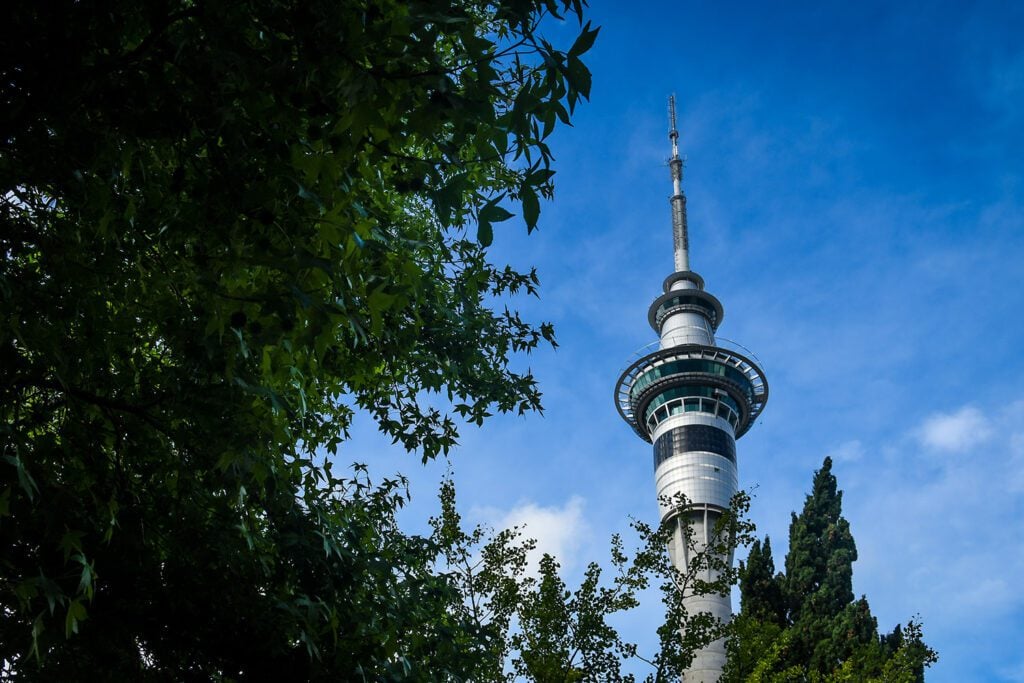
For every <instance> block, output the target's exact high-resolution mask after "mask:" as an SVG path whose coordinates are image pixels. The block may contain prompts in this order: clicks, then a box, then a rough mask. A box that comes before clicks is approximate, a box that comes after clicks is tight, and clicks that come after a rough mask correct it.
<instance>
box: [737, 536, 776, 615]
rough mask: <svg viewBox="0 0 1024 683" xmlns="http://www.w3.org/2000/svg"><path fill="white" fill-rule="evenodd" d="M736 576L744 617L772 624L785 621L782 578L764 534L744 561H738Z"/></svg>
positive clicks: (751, 548)
mask: <svg viewBox="0 0 1024 683" xmlns="http://www.w3.org/2000/svg"><path fill="white" fill-rule="evenodd" d="M739 579H740V592H741V593H742V595H743V596H744V599H743V602H742V607H741V614H742V615H743V616H746V617H750V618H752V619H756V620H758V621H762V622H767V623H774V624H784V623H785V622H786V607H785V602H784V598H783V594H782V585H781V583H782V577H781V575H780V576H776V574H775V560H774V559H773V558H772V542H771V539H770V538H768V537H767V536H766V537H765V539H764V546H762V545H761V541H760V540H757V539H755V540H754V543H753V544H752V545H751V546H750V553H749V554H748V555H747V560H746V562H743V563H741V564H740V570H739Z"/></svg>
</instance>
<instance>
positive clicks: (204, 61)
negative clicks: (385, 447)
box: [0, 0, 597, 679]
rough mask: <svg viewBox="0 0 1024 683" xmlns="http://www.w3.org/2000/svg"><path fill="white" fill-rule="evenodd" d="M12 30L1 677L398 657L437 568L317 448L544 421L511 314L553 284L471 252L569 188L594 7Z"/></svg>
mask: <svg viewBox="0 0 1024 683" xmlns="http://www.w3.org/2000/svg"><path fill="white" fill-rule="evenodd" d="M568 17H575V18H576V19H577V21H578V33H577V37H576V39H575V41H574V42H573V43H572V44H571V45H570V46H569V47H568V48H566V47H564V46H562V47H556V46H555V45H553V44H552V43H550V42H549V41H548V40H546V39H545V38H544V36H543V34H542V28H543V27H544V26H545V25H546V24H545V22H548V21H551V20H556V21H557V20H561V19H563V18H568ZM0 32H2V39H0V72H2V73H0V111H2V114H0V116H2V119H0V225H2V229H0V313H2V315H0V367H2V368H3V375H4V381H3V382H2V383H0V613H2V614H3V620H2V624H0V661H3V662H5V666H6V665H10V666H12V667H14V668H15V669H17V670H18V671H19V672H22V673H23V674H24V675H26V676H27V675H29V674H28V673H27V672H29V671H30V670H31V667H33V666H38V667H42V668H40V669H39V670H40V671H51V672H61V673H60V676H58V674H57V673H53V674H52V676H51V677H62V676H64V675H65V674H66V675H67V677H69V678H73V677H74V676H73V675H72V672H73V671H75V670H77V671H88V670H89V668H88V667H87V666H86V664H87V663H90V662H92V663H96V665H97V666H99V663H101V662H109V669H108V670H110V671H112V672H113V671H122V672H124V673H125V675H126V676H127V677H129V678H133V679H134V678H139V677H141V676H142V674H143V673H145V675H153V676H157V677H159V676H165V677H169V678H175V679H183V678H189V677H196V678H209V677H216V676H224V677H233V676H236V675H238V672H239V671H242V669H243V668H245V670H249V669H248V667H251V668H252V671H267V672H270V671H287V670H294V671H313V669H310V668H309V667H314V668H315V666H319V664H315V663H316V662H321V663H323V662H335V659H336V658H337V657H339V656H342V655H341V654H339V653H344V652H348V653H349V655H346V656H350V657H351V661H350V662H348V663H346V664H339V666H343V667H348V668H343V669H341V670H342V671H345V672H351V671H355V670H357V669H358V668H359V667H364V669H365V670H366V671H370V670H375V669H373V667H378V666H384V667H393V666H397V664H395V663H396V662H401V661H403V659H402V657H403V656H405V655H400V654H399V653H398V652H399V651H398V650H395V648H397V647H399V645H397V644H396V643H399V642H404V641H401V639H399V640H394V634H395V633H397V632H407V633H416V632H418V631H419V630H420V629H417V628H412V624H413V623H418V622H417V620H418V619H420V618H421V616H422V615H421V614H420V612H418V611H417V608H416V606H417V605H423V606H424V607H423V609H424V610H428V611H429V610H430V609H431V608H432V607H431V606H434V605H436V604H437V601H436V600H432V599H422V600H421V599H420V598H422V595H419V593H417V591H419V592H420V593H424V594H432V593H431V592H432V591H434V590H435V588H436V587H435V586H434V583H432V582H435V581H436V579H434V578H430V577H428V576H427V575H426V574H425V573H424V572H425V569H424V567H425V565H424V564H423V562H425V560H423V554H422V552H421V550H420V549H418V548H416V547H415V543H413V541H411V540H407V541H401V542H396V544H395V545H392V544H391V543H390V542H387V543H385V542H384V541H383V540H382V539H385V538H391V537H392V536H394V534H393V533H391V532H390V531H388V524H389V522H388V519H389V517H388V515H387V512H388V510H389V509H391V508H393V507H394V506H395V505H398V504H399V503H400V501H401V498H395V497H394V495H395V494H394V491H391V492H389V493H387V494H383V495H384V499H383V502H381V501H378V502H376V503H374V502H373V501H372V500H370V499H368V498H367V495H368V494H366V493H365V490H364V489H363V488H360V487H359V486H357V487H356V488H355V489H353V488H352V486H355V485H354V484H352V483H351V482H348V483H345V482H343V481H342V480H341V479H338V478H336V477H335V476H334V475H333V474H331V472H330V470H329V469H328V468H327V466H326V465H325V464H324V462H323V456H324V454H325V453H326V454H333V453H335V452H336V451H337V449H338V448H339V446H340V445H341V444H342V443H343V441H344V439H345V438H346V436H347V430H348V427H349V424H350V422H351V419H352V416H353V414H354V412H355V411H356V410H363V411H366V412H369V413H370V414H371V415H372V416H373V417H374V419H375V420H376V422H377V424H378V425H379V427H380V429H381V430H383V431H384V432H385V433H386V434H388V435H389V436H390V437H392V438H393V439H394V440H395V441H397V442H400V443H401V444H402V445H404V446H405V447H406V448H408V449H410V450H417V451H418V452H420V453H421V455H422V457H423V458H424V459H427V458H431V457H434V456H436V455H437V454H439V453H442V452H446V451H447V450H448V449H449V448H450V447H451V446H452V445H453V444H454V443H455V442H456V439H457V436H458V421H457V420H459V419H460V418H461V419H462V420H465V421H469V422H472V423H479V422H481V421H483V420H484V419H486V418H487V417H488V416H489V415H490V414H492V413H493V412H495V411H519V412H522V411H529V410H538V409H539V408H540V392H539V390H538V387H537V385H536V381H535V380H534V378H533V376H532V375H531V374H530V373H529V372H528V371H527V372H521V371H517V370H516V369H515V368H514V367H513V359H514V358H515V356H516V354H518V353H521V352H529V351H531V350H532V349H535V348H537V347H538V346H539V345H542V344H554V336H553V331H552V329H551V327H550V325H547V324H542V325H540V326H537V327H535V326H534V325H532V324H530V323H527V322H524V321H523V320H521V319H520V318H519V316H518V314H516V313H515V312H514V311H510V310H508V309H507V308H505V309H504V310H501V309H500V308H498V307H495V306H493V302H494V301H495V300H496V299H497V298H500V297H505V296H507V295H514V294H516V293H522V292H525V293H529V294H536V292H537V286H538V278H537V275H536V273H534V272H532V271H531V272H518V271H515V270H514V269H511V268H508V267H503V266H500V265H496V264H494V263H492V262H491V261H490V260H489V258H488V252H487V247H488V245H489V244H490V243H491V239H492V234H493V226H494V225H495V224H497V223H499V222H501V221H503V220H505V219H508V218H509V217H511V209H514V208H515V207H516V206H521V207H522V214H523V218H524V221H525V224H526V227H527V229H529V230H532V229H534V228H535V227H536V225H537V224H538V223H537V222H538V215H539V210H540V208H539V207H540V203H539V199H541V198H550V197H551V196H552V192H553V174H554V170H553V168H552V163H551V162H552V153H551V150H550V149H549V148H548V146H547V143H546V140H547V138H548V136H549V135H550V134H551V132H552V130H553V128H554V126H555V124H556V123H561V124H566V123H568V121H569V116H570V114H571V113H572V111H573V109H574V107H575V106H576V105H577V104H578V103H579V102H580V100H581V99H583V98H586V97H587V96H588V95H589V91H590V76H589V73H588V72H587V71H586V68H585V67H584V66H583V65H582V62H581V61H580V56H581V55H582V54H583V53H584V52H585V51H586V50H587V48H589V46H590V45H591V44H592V43H593V40H594V38H595V37H596V34H597V29H595V28H592V27H591V26H590V24H589V23H586V22H585V21H584V18H583V7H582V3H581V2H580V1H579V0H525V1H522V0H494V1H490V0H449V1H448V2H443V3H438V2H434V1H430V2H427V1H417V2H398V1H397V0H374V1H372V2H367V1H363V0H344V1H342V2H336V1H331V2H327V1H324V0H310V1H305V2H301V3H299V2H288V1H283V2H282V1H279V0H242V1H240V2H198V3H197V2H192V1H191V0H149V1H147V2H125V1H123V0H121V1H118V0H115V1H114V2H104V3H98V2H88V1H86V2H71V1H58V2H53V3H50V2H47V3H21V4H19V5H17V6H16V7H12V8H9V11H8V12H6V14H5V20H4V22H3V24H2V27H0ZM436 397H439V399H440V403H441V404H444V402H448V403H450V404H451V405H452V408H451V409H450V410H448V411H445V410H442V409H441V408H438V407H437V404H438V402H439V401H438V400H437V398H436ZM360 486H362V485H360ZM332 496H334V497H332ZM371 498H372V497H371ZM364 508H365V510H366V511H367V512H366V513H365V514H364V512H362V510H363V509H364ZM371 511H372V512H374V513H375V514H378V515H379V516H380V519H378V520H374V519H372V518H371V517H372V515H370V514H369V513H370V512H371ZM321 545H322V546H323V547H321ZM351 563H354V564H351ZM361 563H362V564H361ZM400 581H404V582H405V583H403V584H401V585H402V587H401V588H399V587H398V585H399V583H400ZM437 590H440V589H437ZM403 591H405V592H406V593H403ZM392 594H393V595H394V596H395V597H394V599H393V601H391V602H388V601H387V600H385V599H384V596H387V595H392ZM406 594H408V595H409V596H412V595H414V594H416V595H417V596H418V597H415V598H413V597H409V598H408V599H406V598H405V597H402V596H403V595H406ZM381 601H383V603H382V604H378V603H380V602H381ZM344 603H348V605H349V606H351V607H352V609H351V610H348V611H346V609H347V608H346V609H343V606H344ZM357 608H358V609H357ZM359 610H363V611H362V612H360V611H359ZM407 621H408V623H407ZM359 629H363V631H360V630H359ZM427 633H428V634H429V633H432V632H431V631H429V630H428V631H427ZM424 637H427V636H424ZM431 637H432V636H431ZM389 639H390V640H389ZM360 643H362V644H365V648H364V647H362V646H360V645H359V644H360ZM402 647H404V646H402ZM424 651H425V650H424ZM253 652H256V653H257V655H252V653H253ZM364 654H365V658H363V655H364ZM247 657H248V659H246V658H247ZM30 661H31V662H35V663H32V664H30ZM73 666H77V667H79V668H78V669H73V668H72V667H73ZM323 666H325V667H326V666H327V664H324V665H323ZM332 666H333V664H332ZM293 667H295V668H294V669H293ZM325 670H326V669H325ZM389 670H390V669H389ZM140 672H142V673H140ZM146 672H149V673H146ZM40 675H42V674H40ZM47 675H50V674H47ZM112 675H113V674H112ZM365 675H366V676H369V674H365ZM389 675H390V674H389ZM398 675H399V674H395V676H398ZM343 677H348V674H347V673H346V674H345V676H343Z"/></svg>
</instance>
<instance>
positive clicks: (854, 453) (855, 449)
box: [828, 439, 864, 463]
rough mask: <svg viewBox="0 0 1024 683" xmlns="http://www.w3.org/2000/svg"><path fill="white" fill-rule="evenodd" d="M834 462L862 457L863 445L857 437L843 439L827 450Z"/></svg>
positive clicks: (851, 460)
mask: <svg viewBox="0 0 1024 683" xmlns="http://www.w3.org/2000/svg"><path fill="white" fill-rule="evenodd" d="M828 457H830V458H832V460H834V461H835V462H837V463H839V462H856V461H858V460H860V459H861V458H863V457H864V445H863V444H862V443H861V442H860V440H859V439H851V440H850V441H844V442H843V443H841V444H839V445H838V446H836V447H835V448H833V449H831V450H830V451H829V452H828Z"/></svg>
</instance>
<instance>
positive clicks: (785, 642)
mask: <svg viewBox="0 0 1024 683" xmlns="http://www.w3.org/2000/svg"><path fill="white" fill-rule="evenodd" d="M789 546H790V547H789V553H788V554H787V555H786V574H785V575H782V574H779V575H777V576H773V574H774V572H775V565H774V561H773V560H772V557H771V546H770V544H769V541H768V539H765V543H764V545H763V546H760V545H759V544H758V543H756V542H755V543H754V545H753V547H752V548H751V552H750V554H749V556H748V558H747V562H746V564H745V565H744V566H743V567H742V568H741V573H740V577H741V578H740V589H741V595H742V609H741V611H740V615H739V616H738V617H737V618H736V620H735V621H734V623H733V626H732V634H731V638H730V640H729V642H728V644H727V649H728V653H729V661H728V664H727V667H726V671H725V673H724V675H723V679H722V680H723V681H724V682H727V683H733V682H736V683H738V682H740V681H746V682H747V683H754V682H764V683H768V682H771V683H783V682H787V681H820V682H823V683H825V682H827V683H838V682H840V681H844V682H845V681H850V682H852V681H908V682H909V681H915V682H916V681H923V680H924V669H925V667H927V666H930V665H931V664H932V663H934V662H935V661H936V659H937V657H936V654H935V652H934V651H933V650H932V649H931V648H929V647H928V646H927V645H925V643H924V641H923V638H922V632H921V627H920V626H919V625H918V624H916V623H915V622H913V621H911V622H909V623H908V625H907V628H906V631H904V630H903V629H902V628H901V627H900V626H897V627H896V630H895V631H893V633H892V634H890V635H887V636H883V637H881V638H879V636H878V629H877V623H876V621H875V618H874V617H873V616H872V615H871V609H870V607H869V606H868V602H867V599H866V598H864V597H861V598H860V599H859V600H856V601H854V599H853V562H854V560H856V559H857V549H856V545H855V543H854V540H853V535H852V534H851V533H850V525H849V523H848V522H847V521H846V519H844V518H843V516H842V492H841V491H838V490H837V486H836V478H835V476H834V475H833V474H832V461H831V459H829V458H825V462H824V464H823V465H822V468H821V469H820V470H818V471H817V472H815V474H814V484H813V488H812V492H811V494H810V495H808V496H807V498H806V500H805V502H804V508H803V511H802V512H801V514H800V515H796V514H794V515H793V519H792V523H791V524H790V539H789Z"/></svg>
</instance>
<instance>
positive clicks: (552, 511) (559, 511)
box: [483, 496, 590, 572]
mask: <svg viewBox="0 0 1024 683" xmlns="http://www.w3.org/2000/svg"><path fill="white" fill-rule="evenodd" d="M583 508H584V500H583V498H581V497H580V496H573V497H572V498H570V499H569V500H568V501H567V502H566V503H565V505H563V506H561V507H559V506H548V507H545V506H541V505H537V504H536V503H534V502H530V501H528V502H524V503H520V504H518V505H516V506H515V507H514V508H512V509H511V510H508V511H507V512H504V513H502V512H500V511H497V510H493V509H492V510H488V511H485V512H484V514H483V516H485V517H486V518H488V519H489V520H491V524H493V525H494V527H495V528H497V529H508V528H511V527H514V526H516V527H520V528H521V529H522V533H523V536H524V537H525V538H532V539H535V540H536V541H537V547H536V548H535V549H534V551H533V552H532V553H531V554H530V565H531V567H533V568H534V569H535V568H536V566H537V563H538V562H539V560H540V558H541V556H542V555H543V554H544V553H548V554H549V555H553V556H554V557H555V558H556V559H557V560H558V562H559V564H560V565H561V567H562V571H563V572H565V571H568V570H570V569H571V568H572V567H573V566H574V565H575V563H576V558H577V557H578V556H579V550H580V546H581V545H582V543H583V541H584V540H586V538H587V537H588V536H589V534H590V527H589V525H588V524H587V519H586V517H585V516H584V514H583Z"/></svg>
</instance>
